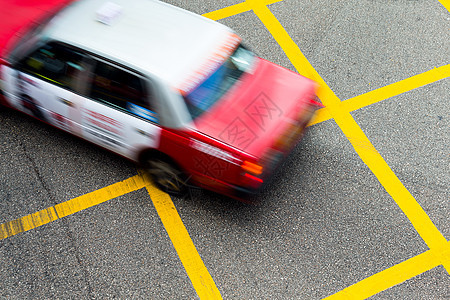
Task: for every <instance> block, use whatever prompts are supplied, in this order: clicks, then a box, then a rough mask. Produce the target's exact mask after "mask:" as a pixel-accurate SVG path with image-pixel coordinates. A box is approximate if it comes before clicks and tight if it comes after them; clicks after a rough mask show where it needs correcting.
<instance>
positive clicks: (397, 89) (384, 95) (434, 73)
mask: <svg viewBox="0 0 450 300" xmlns="http://www.w3.org/2000/svg"><path fill="white" fill-rule="evenodd" d="M447 77H450V64H449V65H445V66H441V67H439V68H434V69H431V70H429V71H426V72H424V73H421V74H418V75H414V76H412V77H409V78H406V79H403V80H401V81H398V82H395V83H392V84H389V85H387V86H384V87H381V88H379V89H376V90H373V91H370V92H367V93H365V94H362V95H359V96H356V97H353V98H350V99H348V100H345V101H342V102H341V103H340V104H339V105H340V106H341V109H342V110H344V111H348V112H352V111H355V110H358V109H360V108H363V107H367V106H369V105H372V104H374V103H377V102H380V101H383V100H386V99H388V98H391V97H394V96H397V95H400V94H403V93H405V92H408V91H411V90H413V89H416V88H419V87H421V86H424V85H427V84H430V83H433V82H436V81H438V80H441V79H445V78H447ZM329 119H332V116H331V114H330V112H329V111H328V108H326V107H324V108H321V109H319V110H318V111H317V114H316V115H315V118H314V119H313V120H311V122H310V123H309V125H310V126H311V125H314V124H317V123H320V122H323V121H327V120H329Z"/></svg>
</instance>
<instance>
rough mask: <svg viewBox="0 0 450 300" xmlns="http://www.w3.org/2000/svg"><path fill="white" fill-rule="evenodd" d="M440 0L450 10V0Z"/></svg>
mask: <svg viewBox="0 0 450 300" xmlns="http://www.w3.org/2000/svg"><path fill="white" fill-rule="evenodd" d="M439 2H441V4H442V5H443V6H444V7H445V8H446V9H447V10H448V11H450V0H439Z"/></svg>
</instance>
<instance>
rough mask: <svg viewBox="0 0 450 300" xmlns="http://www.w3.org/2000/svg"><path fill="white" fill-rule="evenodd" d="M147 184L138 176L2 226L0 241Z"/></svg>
mask: <svg viewBox="0 0 450 300" xmlns="http://www.w3.org/2000/svg"><path fill="white" fill-rule="evenodd" d="M145 184H146V183H145V182H144V180H142V178H141V177H140V176H137V175H136V176H133V177H130V178H128V179H126V180H124V181H121V182H117V183H114V184H112V185H110V186H107V187H104V188H101V189H99V190H96V191H94V192H91V193H88V194H85V195H82V196H80V197H77V198H73V199H71V200H68V201H66V202H62V203H60V204H57V205H55V206H52V207H49V208H46V209H43V210H40V211H38V212H36V213H33V214H30V215H27V216H24V217H22V218H19V219H16V220H13V221H10V222H7V223H3V224H0V240H2V239H5V238H8V237H10V236H13V235H16V234H18V233H22V232H25V231H28V230H30V229H34V228H37V227H39V226H42V225H45V224H48V223H50V222H53V221H56V220H58V219H61V218H64V217H66V216H69V215H72V214H74V213H76V212H79V211H81V210H84V209H86V208H89V207H92V206H95V205H98V204H100V203H103V202H105V201H108V200H111V199H113V198H116V197H119V196H122V195H125V194H128V193H130V192H132V191H136V190H139V189H141V188H143V187H144V186H145Z"/></svg>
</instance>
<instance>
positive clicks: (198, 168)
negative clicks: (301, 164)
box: [0, 0, 320, 198]
mask: <svg viewBox="0 0 450 300" xmlns="http://www.w3.org/2000/svg"><path fill="white" fill-rule="evenodd" d="M70 2H72V1H61V0H59V1H58V0H44V1H38V2H36V1H30V0H21V1H14V3H9V2H7V3H4V4H2V5H3V7H2V11H1V12H0V53H1V56H0V57H1V58H0V63H1V64H5V65H8V61H7V57H8V52H9V51H10V50H11V49H12V48H13V47H14V44H15V43H16V42H17V41H18V40H20V38H22V37H23V36H25V35H26V34H27V33H28V32H30V31H32V30H33V29H34V28H35V27H36V26H37V25H39V24H40V23H41V22H43V21H44V20H45V19H48V18H49V17H50V16H52V15H53V14H55V13H57V12H58V11H59V10H60V9H61V8H63V7H65V6H66V5H68V3H70ZM18 8H20V11H18ZM252 69H253V70H252V72H248V73H244V74H243V75H242V76H241V78H240V79H239V81H238V82H237V83H236V84H235V85H234V86H233V87H232V88H231V89H230V90H229V91H227V92H226V93H225V94H224V95H223V96H222V97H221V99H220V100H219V101H217V102H216V103H215V104H214V105H213V106H212V107H211V108H209V109H208V111H206V112H205V113H203V114H202V115H200V116H199V117H197V118H195V119H194V120H193V126H189V127H186V128H177V129H174V128H169V127H163V126H162V127H161V136H160V142H159V145H158V147H157V149H144V150H145V151H142V153H141V154H140V155H139V157H137V158H135V159H133V160H135V161H140V160H141V158H143V157H144V156H145V155H146V154H148V151H149V150H151V151H157V152H158V153H163V154H164V156H165V157H169V158H170V160H171V162H173V163H174V164H176V165H177V167H179V168H180V169H181V170H182V171H183V172H184V174H186V175H187V177H189V179H190V182H191V183H193V184H195V185H198V186H201V187H203V188H207V189H210V190H213V191H215V192H218V193H222V194H225V195H228V196H231V197H235V198H241V197H242V196H243V195H245V194H246V193H249V192H253V191H256V190H258V189H259V188H260V187H261V186H262V185H263V184H264V183H265V182H266V181H267V180H268V178H269V177H270V175H271V174H272V173H273V170H274V168H275V167H276V166H277V165H278V164H279V162H280V161H282V160H283V158H284V157H285V156H286V155H287V154H288V153H289V152H290V151H291V150H292V148H293V147H294V146H295V145H296V144H297V143H298V141H299V140H300V139H301V136H302V134H303V132H304V129H305V127H306V125H307V123H308V121H309V120H310V119H311V118H312V116H313V114H314V111H315V110H316V109H317V108H318V107H319V106H320V104H319V103H317V102H315V101H314V99H315V89H316V84H315V83H314V82H313V81H311V80H309V79H307V78H305V77H302V76H300V75H298V74H296V73H294V72H291V71H289V70H287V69H285V68H283V67H280V66H278V65H275V64H273V63H271V62H268V61H266V60H264V59H261V58H258V57H256V58H255V61H254V65H253V67H252ZM0 79H1V78H0ZM2 103H3V104H6V105H8V102H7V101H5V99H2ZM128 158H129V157H128Z"/></svg>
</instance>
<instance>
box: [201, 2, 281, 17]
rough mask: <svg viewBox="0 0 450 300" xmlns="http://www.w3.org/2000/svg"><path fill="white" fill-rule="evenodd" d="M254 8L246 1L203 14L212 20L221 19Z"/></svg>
mask: <svg viewBox="0 0 450 300" xmlns="http://www.w3.org/2000/svg"><path fill="white" fill-rule="evenodd" d="M280 1H283V0H266V1H264V3H265V5H269V4H273V3H277V2H280ZM250 10H252V9H251V7H250V6H249V5H248V4H247V3H246V2H241V3H238V4H234V5H231V6H227V7H224V8H221V9H218V10H215V11H212V12H209V13H206V14H203V15H202V16H204V17H207V18H209V19H211V20H215V21H217V20H220V19H225V18H228V17H231V16H235V15H238V14H241V13H243V12H247V11H250Z"/></svg>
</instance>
